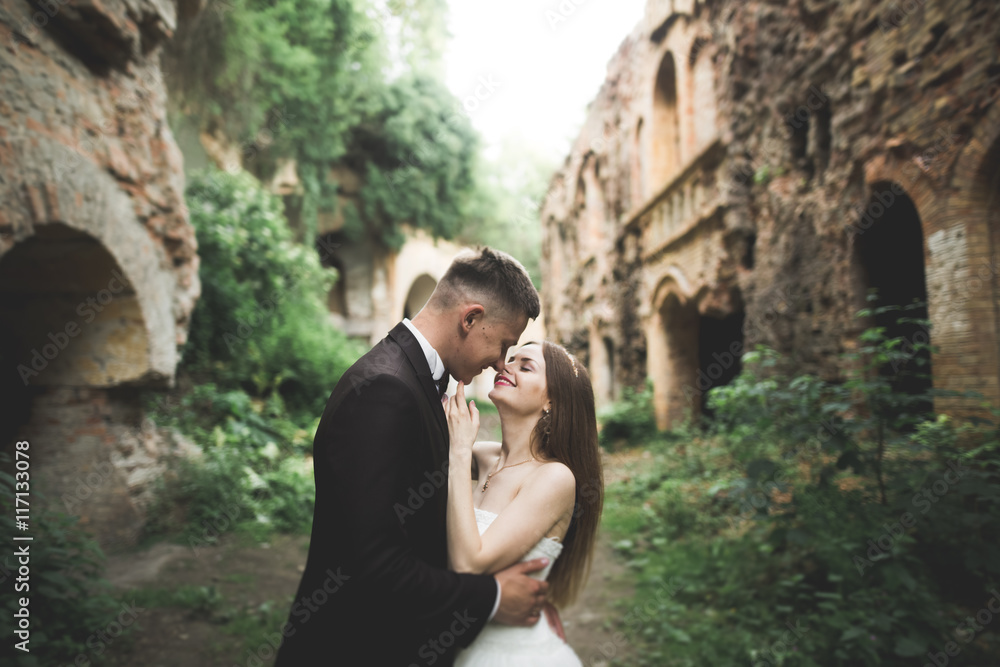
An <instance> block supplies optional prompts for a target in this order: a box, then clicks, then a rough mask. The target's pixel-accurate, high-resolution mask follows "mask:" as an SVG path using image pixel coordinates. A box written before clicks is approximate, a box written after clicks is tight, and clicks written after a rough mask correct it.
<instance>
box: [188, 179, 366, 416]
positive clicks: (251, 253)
mask: <svg viewBox="0 0 1000 667" xmlns="http://www.w3.org/2000/svg"><path fill="white" fill-rule="evenodd" d="M187 202H188V208H189V210H190V212H191V222H192V224H193V225H194V227H195V231H196V232H197V235H198V253H199V255H200V256H201V271H200V275H201V281H202V288H201V297H200V298H199V300H198V303H197V304H196V306H195V310H194V313H193V314H192V319H191V328H190V333H189V338H188V343H187V345H186V346H185V347H184V350H183V359H182V362H181V366H180V370H181V372H183V373H188V374H190V375H191V376H193V377H194V379H195V380H196V381H197V382H206V381H211V382H213V383H215V384H216V385H218V386H219V387H220V388H221V389H223V390H232V389H241V390H243V391H245V392H247V393H248V394H249V395H250V396H253V397H258V398H262V399H272V398H273V400H275V401H280V402H281V403H282V404H283V405H284V408H286V409H287V411H288V414H289V416H290V417H291V418H293V419H298V420H300V421H301V420H303V419H312V418H313V417H315V416H316V415H318V414H319V413H320V412H322V409H323V406H324V405H325V403H326V398H327V396H328V395H329V393H330V389H332V386H333V385H332V384H331V383H332V382H335V381H336V379H337V378H339V377H340V375H341V374H342V373H343V372H344V371H345V370H346V369H347V368H348V366H350V364H352V363H353V362H354V361H355V360H356V359H357V358H358V357H359V356H360V355H361V352H362V347H361V346H360V345H359V344H357V343H355V342H353V341H350V340H349V339H348V338H347V336H346V335H344V333H343V332H341V331H340V330H339V329H336V328H335V327H333V326H332V325H331V324H330V322H329V313H328V311H327V308H326V293H327V292H328V291H329V288H330V286H331V285H332V282H333V280H334V279H335V278H336V273H335V271H334V270H332V269H324V268H323V267H322V266H321V265H320V258H319V256H318V255H317V253H316V252H315V251H314V250H312V249H311V248H306V247H305V246H302V245H301V244H299V243H296V242H295V241H294V239H293V238H292V234H291V231H290V230H289V228H288V224H287V222H286V221H285V218H284V215H283V213H282V207H281V202H280V201H279V200H278V198H277V197H275V196H274V195H272V194H270V193H268V192H267V191H266V190H264V188H263V187H262V186H260V184H258V183H257V181H256V180H255V179H253V178H252V177H251V176H249V175H248V174H245V173H241V174H235V175H230V174H228V173H225V172H222V171H218V170H213V171H210V172H207V173H204V174H202V175H200V176H197V177H195V178H193V179H191V182H190V183H189V185H188V190H187ZM276 410H277V411H279V412H280V411H281V410H282V407H281V406H280V405H279V406H278V407H277V408H276Z"/></svg>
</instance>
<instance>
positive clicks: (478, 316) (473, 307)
mask: <svg viewBox="0 0 1000 667" xmlns="http://www.w3.org/2000/svg"><path fill="white" fill-rule="evenodd" d="M485 314H486V309H485V308H483V306H482V304H479V303H471V304H469V305H467V306H465V308H463V309H462V334H463V335H465V336H468V335H469V334H470V333H472V330H473V329H475V328H476V325H477V324H482V321H483V316H484V315H485Z"/></svg>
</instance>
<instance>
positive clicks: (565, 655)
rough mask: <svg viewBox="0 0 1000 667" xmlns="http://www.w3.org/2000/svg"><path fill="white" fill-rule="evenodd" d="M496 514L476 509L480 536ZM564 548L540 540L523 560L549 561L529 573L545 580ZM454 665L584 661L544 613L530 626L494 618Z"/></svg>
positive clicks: (517, 666)
mask: <svg viewBox="0 0 1000 667" xmlns="http://www.w3.org/2000/svg"><path fill="white" fill-rule="evenodd" d="M497 516H498V515H497V514H494V513H493V512H489V511H487V510H481V509H478V508H477V509H476V524H477V525H478V526H479V534H480V535H482V534H483V533H484V532H485V531H486V529H487V528H488V527H489V525H490V524H491V523H493V520H494V519H496V518H497ZM562 548H563V545H562V544H561V543H560V542H558V541H556V540H553V539H552V538H549V537H543V538H542V539H541V540H539V541H538V544H536V545H535V546H534V547H532V549H531V551H529V552H528V553H527V554H525V555H524V558H522V559H521V560H522V562H523V561H526V560H532V559H533V558H542V557H546V558H548V559H549V564H548V565H546V566H545V567H544V568H542V569H541V570H539V571H538V572H532V573H531V574H530V575H529V576H532V577H535V578H536V579H542V580H544V579H545V578H546V577H548V576H549V571H550V570H551V569H552V565H553V564H554V563H555V562H556V558H558V557H559V554H560V553H562ZM455 667H583V663H582V662H580V659H579V658H578V657H577V656H576V653H574V652H573V649H571V648H570V647H569V645H568V644H567V643H566V642H564V641H563V640H562V639H560V638H559V636H558V635H557V634H556V633H555V632H553V630H552V628H550V627H549V624H548V621H546V619H545V617H544V615H543V616H542V619H541V620H540V621H538V623H536V624H535V625H533V626H532V627H530V628H521V627H514V626H511V625H503V624H500V623H495V622H493V621H491V622H489V623H487V624H486V627H485V628H483V631H482V632H480V633H479V636H478V637H476V639H475V641H473V642H472V644H470V645H469V647H468V648H466V649H462V650H460V651H459V652H458V656H457V657H456V659H455Z"/></svg>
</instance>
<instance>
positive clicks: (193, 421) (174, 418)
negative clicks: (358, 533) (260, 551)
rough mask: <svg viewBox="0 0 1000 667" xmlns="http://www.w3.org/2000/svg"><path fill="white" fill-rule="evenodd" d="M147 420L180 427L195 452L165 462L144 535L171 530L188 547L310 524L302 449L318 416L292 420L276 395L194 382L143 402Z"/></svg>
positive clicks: (310, 488)
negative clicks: (174, 398)
mask: <svg viewBox="0 0 1000 667" xmlns="http://www.w3.org/2000/svg"><path fill="white" fill-rule="evenodd" d="M149 411H150V414H151V416H152V418H153V419H154V420H155V421H157V422H159V423H160V424H162V425H164V426H169V427H171V428H174V429H177V430H179V431H180V432H182V433H185V434H186V435H188V436H189V437H191V438H192V439H194V440H195V441H196V442H198V443H200V444H201V446H202V448H203V451H204V453H203V456H202V457H200V458H195V459H182V458H178V459H175V460H172V461H171V462H170V466H169V467H170V470H169V472H168V474H167V475H164V476H163V477H161V478H160V479H159V480H158V482H157V488H156V492H155V498H156V500H155V502H154V503H153V504H152V506H151V507H150V510H149V512H148V520H147V524H146V531H147V533H148V534H149V535H165V534H167V535H173V536H175V537H176V538H177V539H179V540H180V541H181V542H184V543H187V544H190V545H191V546H193V547H198V546H208V545H211V544H214V543H215V542H216V541H217V539H218V537H219V536H220V535H221V534H223V533H229V532H231V531H234V530H235V531H239V532H243V533H249V534H251V535H252V536H255V537H257V538H259V539H263V538H264V537H266V536H267V535H268V534H269V533H271V532H272V531H281V532H294V533H304V532H308V531H309V529H310V526H311V523H312V510H313V502H314V482H313V477H312V473H311V472H310V471H309V470H308V469H307V467H306V463H305V458H304V455H305V453H306V452H308V451H310V450H311V445H312V437H313V435H314V434H315V427H316V424H317V423H318V421H319V417H316V418H315V419H314V420H313V421H312V423H311V424H309V425H302V424H297V423H295V422H292V421H291V420H290V419H288V417H287V416H286V414H285V410H284V409H283V407H282V401H281V399H280V397H279V396H278V395H276V394H274V395H272V396H270V397H269V398H268V399H267V400H266V401H265V400H261V399H255V398H252V397H250V396H249V395H247V394H246V393H245V392H242V391H238V390H233V391H220V390H219V389H218V387H216V386H215V385H213V384H206V385H199V386H196V387H194V388H193V389H192V390H191V391H190V392H189V393H188V394H186V395H185V396H183V397H182V398H181V399H180V401H179V402H178V404H177V405H173V406H166V405H164V403H163V402H162V401H159V402H158V401H156V400H151V401H150V402H149Z"/></svg>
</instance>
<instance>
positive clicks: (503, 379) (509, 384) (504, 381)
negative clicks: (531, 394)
mask: <svg viewBox="0 0 1000 667" xmlns="http://www.w3.org/2000/svg"><path fill="white" fill-rule="evenodd" d="M500 384H502V385H505V386H507V387H513V386H514V383H513V382H511V381H510V380H508V379H507V377H506V376H504V375H500V374H499V373H497V376H496V378H494V380H493V386H494V387H496V386H497V385H500Z"/></svg>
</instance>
